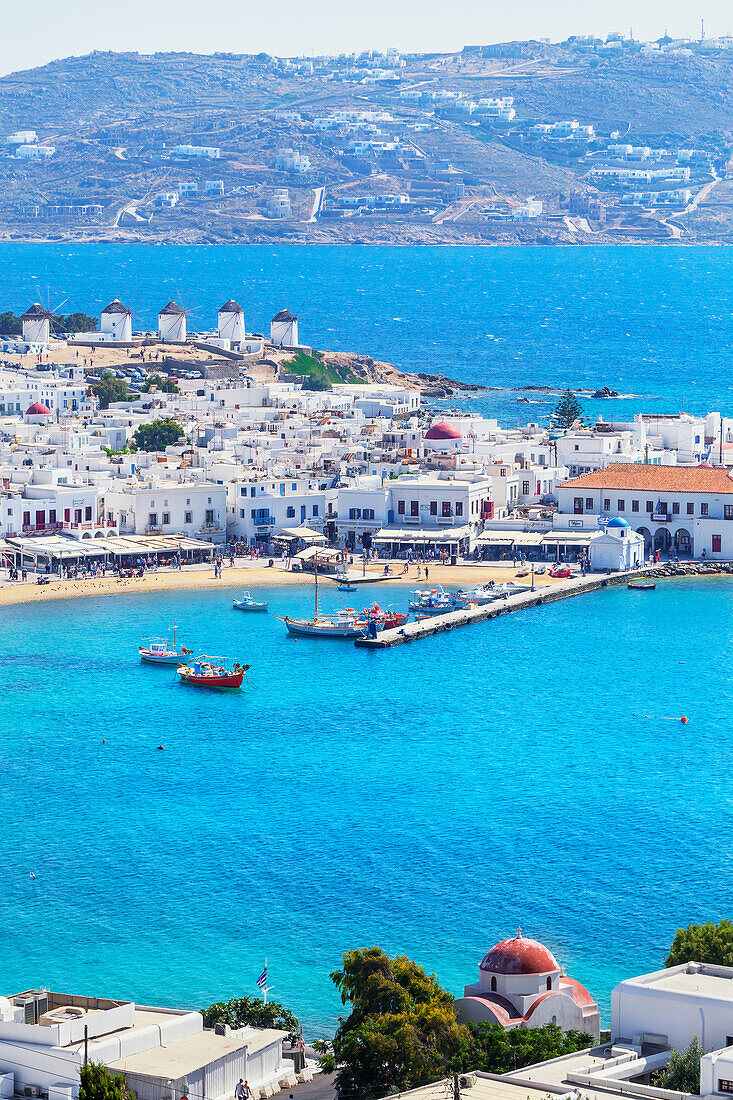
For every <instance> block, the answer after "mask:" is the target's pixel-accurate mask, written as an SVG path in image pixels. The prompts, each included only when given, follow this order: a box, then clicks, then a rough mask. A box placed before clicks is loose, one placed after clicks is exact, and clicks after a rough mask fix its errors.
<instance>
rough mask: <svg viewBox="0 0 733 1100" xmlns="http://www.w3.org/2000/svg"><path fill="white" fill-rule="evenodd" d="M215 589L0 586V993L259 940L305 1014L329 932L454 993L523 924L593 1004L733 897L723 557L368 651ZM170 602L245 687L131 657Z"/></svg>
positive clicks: (128, 985)
mask: <svg viewBox="0 0 733 1100" xmlns="http://www.w3.org/2000/svg"><path fill="white" fill-rule="evenodd" d="M379 596H380V598H384V594H383V593H382V592H380V593H379ZM267 597H268V598H269V599H270V601H271V609H272V611H273V612H276V613H284V612H288V611H289V612H294V611H295V612H297V611H300V610H305V609H306V608H307V607H309V606H310V605H311V598H312V597H311V592H310V590H309V589H307V588H282V587H277V588H275V587H273V588H272V589H269V590H267ZM230 598H231V591H230V590H227V589H226V588H224V589H221V590H219V589H217V590H215V591H212V590H207V591H205V592H201V593H171V594H159V595H155V596H153V595H134V594H132V595H131V594H127V595H120V596H119V597H97V598H85V599H79V600H68V601H59V602H57V603H53V604H51V603H49V604H44V603H39V604H35V605H27V606H18V607H8V608H2V609H0V622H2V625H3V628H4V629H3V641H4V644H3V648H2V656H0V698H2V700H3V733H2V739H1V741H0V745H1V748H0V768H1V772H0V774H1V775H2V784H1V785H0V852H1V853H2V858H1V859H0V923H1V924H2V928H3V943H2V981H3V992H13V991H17V990H19V989H25V988H28V987H30V986H33V985H36V984H43V985H46V986H49V987H51V988H56V989H59V988H60V989H62V990H66V991H69V992H71V991H79V992H88V993H92V994H94V993H99V994H106V995H111V996H116V997H132V998H135V999H137V1000H138V1001H140V1002H141V1003H158V1002H161V1003H167V1004H174V1005H175V1004H178V1005H190V1006H201V1005H206V1004H208V1003H210V1002H211V1001H213V1000H215V999H220V998H223V997H229V996H231V995H241V994H245V993H246V994H254V993H256V992H257V990H256V985H255V982H256V978H257V976H258V975H259V973H260V971H261V969H262V965H263V962H264V959H265V957H267V959H268V964H269V971H268V973H269V978H270V983H271V985H272V987H273V992H272V997H273V999H277V1000H282V1001H283V1002H284V1003H285V1004H287V1005H289V1006H291V1007H292V1008H293V1009H294V1010H295V1011H296V1013H297V1014H298V1015H299V1016H300V1017H301V1018H302V1020H303V1022H304V1025H305V1030H306V1034H307V1035H308V1036H314V1035H316V1034H319V1033H320V1034H323V1033H324V1032H327V1031H328V1030H329V1029H331V1028H332V1027H333V1025H334V1021H335V1019H336V1016H337V1014H338V1012H339V1011H340V1007H341V1006H340V1002H339V1001H338V998H337V996H336V992H335V989H334V988H333V986H332V985H331V983H330V982H329V978H328V974H329V972H330V971H331V970H333V969H334V968H335V967H336V966H337V965H338V963H339V960H340V956H341V954H342V952H344V951H345V950H348V949H350V948H353V947H355V946H366V945H370V944H379V945H380V946H382V947H383V948H384V949H385V950H387V951H389V952H406V953H408V954H409V955H410V956H411V957H413V958H415V959H417V960H418V961H419V962H420V963H422V964H423V965H424V966H426V967H427V968H428V969H429V970H433V971H435V972H436V973H437V975H438V976H439V978H440V980H441V981H442V982H443V983H444V984H445V985H446V986H447V987H448V988H449V989H451V990H453V991H454V992H456V993H460V992H461V991H462V987H463V985H464V984H465V983H466V982H469V981H473V980H475V977H476V967H477V965H478V962H479V960H480V959H481V957H482V955H483V953H484V952H485V951H486V949H487V948H489V947H490V946H492V945H493V944H494V943H495V942H496V941H498V940H499V939H502V938H504V937H506V936H510V935H513V934H514V932H515V930H516V927H517V925H521V926H522V928H523V930H524V934H525V935H530V936H534V937H537V938H538V939H540V940H542V941H543V942H545V943H546V944H548V945H549V946H550V947H551V948H552V950H553V951H554V952H555V954H556V955H557V957H558V959H559V960H560V961H561V962H562V963H563V964H565V966H566V968H567V970H568V972H569V973H570V974H572V975H573V976H576V977H577V978H579V979H580V980H582V981H583V982H584V983H586V984H587V985H588V987H589V988H590V989H591V991H592V992H593V993H594V994H595V995H596V997H597V998H598V1000H599V1001H600V1003H601V1006H602V1010H603V1012H604V1016H605V1018H606V1019H608V1009H609V995H610V990H611V989H612V987H613V985H614V984H615V983H616V982H617V981H618V980H619V979H621V978H624V977H626V976H629V975H631V974H636V973H643V972H645V971H648V970H650V969H654V968H656V967H658V966H660V965H661V964H662V960H663V958H664V955H665V953H666V948H667V947H668V945H669V943H670V941H671V939H672V936H673V934H674V931H675V929H676V928H677V927H678V926H679V925H681V924H686V923H687V922H689V921H691V920H705V919H708V918H711V919H714V920H717V919H719V918H721V917H722V916H730V896H731V895H730V883H731V877H732V876H733V804H732V803H733V794H732V790H731V784H730V775H731V770H732V769H733V740H732V738H731V734H732V733H733V719H732V718H731V714H730V695H731V687H732V686H733V671H732V666H731V661H730V660H729V654H730V652H731V645H732V643H733V629H732V628H731V622H733V583H731V582H730V581H723V580H703V579H701V580H696V581H693V582H690V581H687V582H672V581H670V582H665V583H663V584H660V585H659V586H658V588H657V590H656V592H654V593H651V594H649V595H644V594H639V593H631V592H628V591H627V590H626V589H622V588H617V589H613V590H607V591H603V592H599V593H596V594H593V595H588V596H584V597H583V598H582V599H573V600H567V601H563V602H560V603H556V604H553V605H551V606H549V607H545V608H538V609H534V610H530V611H525V612H522V613H521V614H516V615H510V616H505V617H502V618H500V619H497V620H496V621H493V622H489V623H485V624H482V625H475V626H472V627H470V628H466V629H464V630H459V631H453V632H452V633H450V634H446V635H441V636H438V637H435V638H431V639H427V640H425V641H422V642H420V643H418V644H414V645H410V646H403V647H399V648H397V649H393V650H390V651H386V652H383V653H372V652H365V651H361V650H357V649H355V648H354V647H353V645H351V644H350V643H342V642H339V641H331V642H329V641H326V640H323V639H320V640H308V639H305V640H304V639H301V640H299V641H295V640H293V639H291V638H289V637H288V636H287V635H286V633H285V630H284V628H283V626H282V624H281V623H279V622H278V621H277V620H276V619H275V617H274V615H272V614H270V615H267V616H264V615H252V616H247V615H242V614H238V613H234V612H232V610H231V599H230ZM343 598H344V597H342V596H340V595H339V594H338V593H337V592H335V591H333V593H332V594H331V593H329V594H324V596H323V604H324V605H325V606H326V607H331V606H334V607H335V606H337V605H338V602H339V600H340V599H343ZM389 598H390V600H391V601H393V602H394V604H395V605H396V606H402V604H403V601H404V600H406V589H391V590H390V597H389ZM174 620H176V621H177V622H178V624H179V628H180V630H181V631H182V634H183V635H184V637H185V638H186V639H187V640H188V641H189V642H190V643H192V644H193V645H196V646H201V647H203V648H204V649H206V650H208V651H209V652H214V653H220V654H227V655H232V656H235V657H240V658H243V659H245V660H246V661H247V662H249V663H251V665H252V669H251V672H250V674H249V676H248V678H247V684H246V690H243V691H242V692H241V693H239V694H215V693H205V692H202V691H197V690H196V689H193V688H189V687H185V686H183V685H180V684H178V683H177V682H176V677H175V673H174V671H173V670H171V669H166V668H154V667H152V668H151V667H148V666H143V665H141V664H140V662H139V661H138V659H137V652H136V646H137V643H138V641H139V639H140V638H141V636H142V637H144V636H149V635H151V634H161V633H165V632H166V631H167V628H168V627H169V626H170V624H172V622H173V621H174ZM682 714H685V715H687V716H688V717H689V719H690V721H689V724H687V725H682V724H681V723H680V721H679V717H680V716H681V715H682ZM161 744H162V745H164V746H165V748H164V750H163V751H159V750H158V747H157V746H158V745H161ZM31 871H32V872H34V874H35V879H31V877H30V872H31Z"/></svg>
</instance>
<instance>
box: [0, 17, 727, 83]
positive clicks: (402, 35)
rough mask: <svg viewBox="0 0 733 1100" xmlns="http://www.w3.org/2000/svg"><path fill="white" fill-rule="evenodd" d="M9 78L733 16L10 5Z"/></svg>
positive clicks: (723, 20)
mask: <svg viewBox="0 0 733 1100" xmlns="http://www.w3.org/2000/svg"><path fill="white" fill-rule="evenodd" d="M3 12H4V18H3V34H2V37H1V38H0V73H8V72H13V71H17V70H19V69H26V68H32V67H34V66H35V65H42V64H44V63H45V62H47V61H49V60H51V59H53V58H56V57H67V56H69V55H70V54H84V53H89V52H90V51H91V50H95V49H97V50H110V49H111V50H139V51H140V52H141V53H148V52H152V51H155V50H192V51H196V52H200V53H213V52H214V51H215V50H225V51H231V52H233V53H258V52H260V51H262V50H265V51H267V52H268V53H272V54H279V55H286V56H289V55H293V54H298V53H302V54H312V53H334V52H337V53H340V52H343V51H346V52H350V51H352V50H361V49H366V48H375V49H384V48H386V47H388V46H396V47H397V48H398V49H401V50H405V51H408V50H417V51H420V50H425V51H440V50H454V49H459V48H460V47H461V46H463V45H466V44H469V43H473V44H476V43H486V42H500V41H505V40H506V39H511V38H530V37H543V36H548V37H550V38H552V39H553V40H557V39H561V38H565V37H567V35H568V34H598V35H604V34H605V33H606V32H608V31H613V30H619V31H624V32H627V31H628V29H629V27H632V28H633V31H634V36H635V37H641V38H658V37H659V36H660V35H662V34H663V33H664V29H665V27H667V28H669V32H670V34H672V35H675V36H677V35H679V36H683V35H684V36H688V35H689V36H698V35H699V33H700V18H701V17H704V19H705V31H706V34H710V35H714V34H725V33H727V32H728V31H729V30H730V29H731V26H732V25H733V13H731V9H730V5H729V4H724V3H723V0H706V4H705V7H704V8H698V7H697V5H696V4H695V3H693V4H692V5H690V4H689V3H688V2H687V0H644V2H643V3H642V4H639V3H638V0H614V2H613V3H608V2H606V3H600V2H598V0H562V2H560V0H524V2H523V3H520V4H512V3H511V2H507V0H501V3H499V2H498V0H459V2H458V3H448V2H446V0H206V2H203V0H175V2H173V0H123V3H121V4H114V3H108V2H106V0H74V3H73V4H64V3H59V0H35V3H34V4H32V5H31V6H30V7H28V5H27V4H24V3H20V0H6V2H5V3H4V4H3Z"/></svg>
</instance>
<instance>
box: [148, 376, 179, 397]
mask: <svg viewBox="0 0 733 1100" xmlns="http://www.w3.org/2000/svg"><path fill="white" fill-rule="evenodd" d="M153 386H156V387H157V389H159V390H160V392H161V393H180V392H181V391H180V390H179V388H178V385H177V384H176V383H175V382H174V381H173V379H172V378H167V377H166V378H162V377H161V376H160V375H159V374H150V375H148V377H147V378H146V379H145V382H144V383H143V385H142V387H141V388H142V391H143V393H150V390H151V389H152V388H153Z"/></svg>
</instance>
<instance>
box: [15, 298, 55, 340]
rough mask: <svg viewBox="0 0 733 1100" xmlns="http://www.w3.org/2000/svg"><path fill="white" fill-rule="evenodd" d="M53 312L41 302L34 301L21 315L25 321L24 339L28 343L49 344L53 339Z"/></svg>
mask: <svg viewBox="0 0 733 1100" xmlns="http://www.w3.org/2000/svg"><path fill="white" fill-rule="evenodd" d="M52 317H53V314H52V313H51V311H50V310H49V309H46V307H45V306H42V305H41V303H40V302H34V303H33V305H32V306H31V307H30V309H27V310H26V311H25V313H24V314H23V315H22V317H21V321H22V322H23V340H24V341H25V343H26V344H44V345H46V344H48V342H49V340H50V339H51V319H52Z"/></svg>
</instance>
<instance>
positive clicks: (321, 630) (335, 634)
mask: <svg viewBox="0 0 733 1100" xmlns="http://www.w3.org/2000/svg"><path fill="white" fill-rule="evenodd" d="M278 617H279V616H278ZM280 621H281V622H283V623H285V628H286V629H287V632H288V634H294V635H296V636H298V635H299V636H301V637H310V638H360V637H361V636H362V635H363V634H364V632H365V630H366V628H367V626H368V620H367V619H366V618H365V617H364V615H363V614H362V613H360V612H358V611H356V610H355V609H354V608H353V607H345V608H343V609H341V610H340V611H336V612H334V613H333V614H332V615H323V614H321V613H320V612H319V610H318V559H317V558H316V561H315V568H314V572H313V617H312V618H310V619H300V618H293V617H292V616H290V615H286V616H285V618H283V619H281V620H280Z"/></svg>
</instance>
